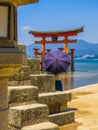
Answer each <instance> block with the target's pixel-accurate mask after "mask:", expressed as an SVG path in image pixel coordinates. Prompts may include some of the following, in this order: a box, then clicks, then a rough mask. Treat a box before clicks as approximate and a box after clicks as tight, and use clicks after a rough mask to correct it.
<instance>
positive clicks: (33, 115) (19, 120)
mask: <svg viewBox="0 0 98 130" xmlns="http://www.w3.org/2000/svg"><path fill="white" fill-rule="evenodd" d="M46 121H49V110H48V107H47V105H45V104H39V103H35V104H30V105H24V106H14V107H10V109H9V125H11V126H14V127H18V128H21V127H23V126H27V125H34V124H37V123H41V122H46Z"/></svg>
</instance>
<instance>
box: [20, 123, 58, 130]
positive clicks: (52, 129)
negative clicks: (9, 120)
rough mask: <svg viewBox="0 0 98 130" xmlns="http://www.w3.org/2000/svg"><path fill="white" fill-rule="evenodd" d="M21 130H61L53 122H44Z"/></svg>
mask: <svg viewBox="0 0 98 130" xmlns="http://www.w3.org/2000/svg"><path fill="white" fill-rule="evenodd" d="M21 130H59V127H58V125H56V124H54V123H51V122H43V123H39V124H35V125H29V126H25V127H23V128H22V129H21Z"/></svg>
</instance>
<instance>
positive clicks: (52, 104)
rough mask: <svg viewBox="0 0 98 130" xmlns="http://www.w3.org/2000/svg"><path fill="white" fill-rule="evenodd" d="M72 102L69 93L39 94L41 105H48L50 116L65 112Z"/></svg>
mask: <svg viewBox="0 0 98 130" xmlns="http://www.w3.org/2000/svg"><path fill="white" fill-rule="evenodd" d="M70 100H71V93H69V92H49V93H41V94H39V103H43V104H47V105H48V107H49V114H54V113H57V112H63V111H66V109H67V102H68V101H70Z"/></svg>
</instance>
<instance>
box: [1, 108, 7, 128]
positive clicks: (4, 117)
mask: <svg viewBox="0 0 98 130" xmlns="http://www.w3.org/2000/svg"><path fill="white" fill-rule="evenodd" d="M0 130H8V110H2V111H0Z"/></svg>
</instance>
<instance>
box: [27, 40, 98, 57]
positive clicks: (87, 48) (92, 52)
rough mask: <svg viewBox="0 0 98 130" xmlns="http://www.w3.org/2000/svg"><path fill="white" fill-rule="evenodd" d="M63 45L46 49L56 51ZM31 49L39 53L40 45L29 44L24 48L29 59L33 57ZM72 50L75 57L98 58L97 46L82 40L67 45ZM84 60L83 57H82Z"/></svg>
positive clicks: (50, 46)
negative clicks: (37, 49) (35, 49)
mask: <svg viewBox="0 0 98 130" xmlns="http://www.w3.org/2000/svg"><path fill="white" fill-rule="evenodd" d="M63 46H64V45H63V44H55V45H51V44H50V45H49V44H48V45H47V46H46V48H47V49H52V50H53V51H54V50H57V48H59V47H63ZM33 48H39V51H41V45H37V44H31V45H28V46H26V52H27V56H28V57H29V58H32V57H34V51H33ZM71 48H74V49H75V57H83V56H84V55H86V57H89V58H94V56H95V57H98V44H92V43H88V42H86V41H84V40H78V41H77V43H76V44H69V49H71ZM84 58H85V56H84Z"/></svg>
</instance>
